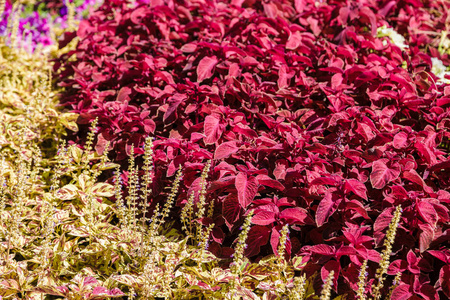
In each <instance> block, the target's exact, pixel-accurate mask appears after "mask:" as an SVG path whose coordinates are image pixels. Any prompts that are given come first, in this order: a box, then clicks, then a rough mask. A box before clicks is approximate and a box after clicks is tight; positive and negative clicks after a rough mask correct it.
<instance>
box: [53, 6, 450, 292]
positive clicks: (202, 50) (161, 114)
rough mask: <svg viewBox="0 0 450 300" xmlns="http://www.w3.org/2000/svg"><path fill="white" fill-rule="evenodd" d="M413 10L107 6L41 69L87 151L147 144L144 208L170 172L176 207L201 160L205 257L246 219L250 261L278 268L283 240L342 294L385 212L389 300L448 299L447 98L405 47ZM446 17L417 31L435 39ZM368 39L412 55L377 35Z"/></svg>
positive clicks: (372, 255)
mask: <svg viewBox="0 0 450 300" xmlns="http://www.w3.org/2000/svg"><path fill="white" fill-rule="evenodd" d="M415 2H418V1H415ZM415 2H414V1H369V0H367V1H327V2H326V3H325V2H316V1H310V0H302V1H287V0H286V1H270V2H260V1H209V0H201V1H169V0H167V1H162V0H161V1H151V2H150V4H145V5H144V4H142V5H139V4H138V5H137V6H135V7H133V6H130V4H129V3H128V2H126V1H121V0H113V1H108V2H107V3H105V4H104V5H103V6H102V7H101V8H100V9H99V10H98V11H96V12H95V13H93V14H92V15H91V16H90V18H89V19H88V20H86V21H82V22H81V24H80V28H79V30H78V32H77V36H78V38H79V39H80V41H79V43H78V46H77V47H76V49H75V50H74V51H72V52H69V53H68V54H67V55H64V56H63V57H61V59H60V61H59V63H57V64H56V68H57V69H59V72H60V81H61V85H62V86H64V87H65V88H66V92H65V93H64V94H63V95H62V103H63V104H64V105H67V106H69V107H71V108H72V109H73V111H74V112H77V113H80V118H79V120H78V121H79V124H80V125H83V124H88V123H89V122H90V121H92V120H93V119H94V118H96V117H98V118H99V135H98V143H97V150H98V151H99V152H101V151H102V149H103V148H104V147H105V145H106V143H107V141H110V142H111V145H112V147H113V148H114V150H115V151H114V153H115V154H116V160H117V161H122V160H124V158H126V157H127V154H129V153H130V149H131V148H132V147H134V152H135V153H138V154H142V152H143V150H142V149H141V148H140V146H141V145H142V144H143V142H144V138H145V137H146V136H148V135H150V136H155V137H156V141H155V142H154V162H155V167H156V168H155V180H154V183H153V187H152V190H153V194H154V195H160V194H161V192H162V187H164V186H167V185H168V183H169V181H170V180H173V176H174V174H175V172H176V170H177V168H178V167H179V165H183V166H184V170H185V176H184V182H183V191H184V192H182V193H181V195H180V197H179V201H178V204H179V205H183V203H184V202H185V200H186V199H187V197H188V195H189V194H190V193H191V192H193V191H198V190H199V186H200V181H199V180H198V179H197V180H196V178H198V177H199V176H198V175H199V172H200V171H201V170H202V168H203V167H204V165H205V163H206V161H207V160H210V159H211V160H212V165H213V168H212V170H211V172H210V173H211V174H210V178H211V181H210V183H209V185H208V188H207V197H208V200H209V201H210V202H211V201H215V211H214V215H213V218H214V223H215V224H216V228H215V229H214V230H213V233H212V239H213V242H212V243H211V244H210V249H211V250H212V251H214V252H215V253H216V254H217V255H219V256H220V255H222V256H226V255H229V251H228V250H229V248H227V247H229V246H230V245H231V244H232V242H233V240H234V239H235V238H236V236H237V233H238V231H239V230H238V228H239V226H240V224H242V221H243V216H244V214H245V213H246V211H248V210H249V209H255V216H254V219H253V224H254V226H253V227H252V229H251V230H250V232H249V237H248V245H249V247H248V248H247V250H246V251H247V252H246V254H247V255H248V256H256V255H264V254H267V253H271V252H276V249H277V246H278V239H279V231H280V229H281V228H282V226H283V225H285V224H289V225H290V227H291V228H292V229H293V230H292V231H291V233H290V240H289V241H288V245H287V247H286V250H287V253H288V254H291V255H294V254H297V253H302V254H303V255H305V256H307V259H308V260H309V262H310V265H309V267H308V268H310V269H308V268H306V270H311V271H313V269H314V268H316V267H315V266H319V265H321V266H323V269H322V270H321V277H322V278H326V277H327V276H328V273H329V272H330V271H331V270H334V272H335V274H336V276H335V278H336V280H335V281H336V284H335V285H334V288H335V289H339V290H338V291H339V292H340V293H341V292H343V291H346V292H348V293H349V295H354V292H353V291H354V290H355V286H356V283H357V279H358V270H359V268H360V266H361V264H362V261H363V260H365V259H367V260H369V266H370V264H372V263H373V264H375V263H377V262H378V261H379V260H380V249H379V247H381V246H382V240H383V239H384V236H385V234H386V229H387V227H388V226H389V222H390V220H391V218H392V213H393V210H394V207H395V206H399V205H400V206H402V207H403V211H404V212H403V215H402V219H401V221H400V226H399V228H398V234H397V239H396V242H395V244H394V250H393V251H394V259H393V261H394V262H393V264H397V265H399V266H403V265H405V264H406V265H412V266H411V267H409V268H408V269H407V270H408V272H406V273H405V274H404V275H403V276H402V283H401V285H399V287H398V288H397V289H396V290H395V291H394V294H395V295H397V296H396V297H397V298H398V299H400V298H402V297H406V296H405V295H409V293H413V294H415V295H416V294H417V295H422V297H425V298H426V297H429V298H430V297H431V298H430V299H432V297H433V296H432V295H436V294H437V293H439V294H440V295H446V296H448V297H450V293H449V290H448V283H447V281H446V280H447V279H448V277H449V269H448V266H449V261H448V258H447V257H446V256H445V255H447V254H446V252H445V250H443V249H445V248H446V247H448V246H449V238H448V236H449V233H450V226H449V208H450V193H449V182H450V176H449V174H450V173H449V172H448V169H449V168H450V160H449V157H448V153H447V152H446V151H445V150H444V148H442V147H439V146H440V145H443V144H445V143H446V141H448V138H449V137H450V132H449V130H448V128H449V125H450V110H449V107H450V86H446V85H440V84H436V81H437V79H438V78H437V77H436V76H435V75H434V74H433V73H432V72H431V68H432V63H431V57H430V55H433V56H439V58H440V59H441V60H442V61H443V62H444V64H446V65H449V64H450V60H449V57H448V56H447V55H445V54H443V55H440V54H439V52H438V51H437V48H436V47H437V46H435V47H434V48H433V46H432V47H431V48H427V49H428V50H427V49H425V45H424V43H423V42H419V41H423V40H426V37H425V36H426V33H420V30H422V29H420V28H419V30H418V31H417V30H416V31H408V32H406V29H405V27H404V26H405V25H404V24H405V18H404V14H405V12H406V11H408V12H409V11H414V12H416V11H417V13H416V14H415V15H414V16H415V17H416V19H415V20H416V21H415V22H413V24H412V25H414V24H419V23H420V24H422V23H423V22H425V21H420V16H424V15H426V14H428V16H431V15H433V14H434V12H433V10H432V9H428V10H427V9H426V8H425V7H426V6H425V4H422V2H420V5H417V4H416V3H415ZM418 3H419V2H418ZM436 5H440V7H441V6H442V7H444V8H446V7H447V8H448V5H447V4H445V3H441V2H438V1H437V4H435V5H433V7H432V8H434V7H435V6H436ZM446 5H447V6H446ZM414 7H417V10H414ZM444 15H446V13H442V14H441V15H440V16H439V18H431V17H430V18H429V20H433V22H434V23H433V24H435V25H433V26H434V28H442V26H443V25H442V23H443V22H445V19H444ZM382 25H390V26H394V28H396V29H397V30H398V32H400V33H402V34H404V35H405V39H406V41H407V43H409V48H403V47H400V46H397V45H396V44H394V43H393V41H391V40H390V39H389V37H377V28H378V27H381V26H382ZM420 26H422V25H420ZM409 29H410V28H408V30H409ZM411 30H413V29H411ZM421 34H423V35H422V36H423V38H422V37H421ZM65 42H67V41H65ZM430 49H431V50H430ZM433 49H434V50H433ZM425 51H428V52H425ZM71 56H74V57H75V58H76V59H75V60H74V59H68V58H69V57H71ZM81 128H83V127H82V126H81ZM85 128H87V126H86V127H85ZM79 134H80V135H79V136H77V137H75V138H78V137H82V136H84V133H83V130H81V131H80V133H79ZM77 141H78V140H77ZM196 197H197V201H198V195H196ZM154 199H155V201H161V200H162V199H163V197H162V195H161V196H156V197H155V198H154ZM206 219H207V218H205V219H204V220H203V222H212V220H206ZM413 256H414V257H415V259H416V261H415V262H413V261H414V258H413ZM408 257H410V258H408ZM436 258H437V259H436ZM443 258H444V259H443ZM398 261H400V262H398ZM418 261H420V262H421V263H419V262H418ZM393 268H394V267H393ZM398 268H400V267H398ZM370 269H374V268H370ZM405 270H406V269H405ZM417 270H419V271H420V275H418V274H417ZM371 272H372V271H371ZM372 275H373V274H372Z"/></svg>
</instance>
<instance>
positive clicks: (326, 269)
mask: <svg viewBox="0 0 450 300" xmlns="http://www.w3.org/2000/svg"><path fill="white" fill-rule="evenodd" d="M331 271H334V277H333V289H334V290H335V291H337V288H338V286H337V283H338V279H339V273H340V271H341V265H340V264H339V263H338V262H337V261H335V260H330V261H329V262H327V263H326V264H325V265H324V266H323V267H322V269H321V270H320V276H321V277H322V281H323V282H324V283H325V282H326V280H327V278H328V275H329V274H330V272H331Z"/></svg>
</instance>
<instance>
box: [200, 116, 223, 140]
mask: <svg viewBox="0 0 450 300" xmlns="http://www.w3.org/2000/svg"><path fill="white" fill-rule="evenodd" d="M204 132H205V138H204V139H203V140H204V141H205V144H206V145H210V144H214V143H215V142H217V140H218V139H219V138H220V136H221V134H222V131H221V129H220V119H219V116H217V115H209V116H206V118H205V124H204Z"/></svg>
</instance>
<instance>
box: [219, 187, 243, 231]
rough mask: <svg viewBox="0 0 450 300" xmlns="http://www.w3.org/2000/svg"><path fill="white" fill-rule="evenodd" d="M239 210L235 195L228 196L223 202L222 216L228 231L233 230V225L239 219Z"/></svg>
mask: <svg viewBox="0 0 450 300" xmlns="http://www.w3.org/2000/svg"><path fill="white" fill-rule="evenodd" d="M241 210H242V209H241V206H240V205H239V201H238V197H237V194H234V193H232V194H229V195H228V196H227V197H226V198H225V200H224V201H223V206H222V215H223V217H224V218H225V223H226V224H227V226H228V229H230V230H231V229H232V228H233V225H234V223H235V222H236V221H237V220H238V219H239V214H240V213H241Z"/></svg>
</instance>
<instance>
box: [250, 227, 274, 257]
mask: <svg viewBox="0 0 450 300" xmlns="http://www.w3.org/2000/svg"><path fill="white" fill-rule="evenodd" d="M269 237H270V229H269V228H267V227H265V226H259V225H254V226H252V227H251V228H250V231H249V232H248V236H247V249H246V250H245V255H247V256H253V255H255V254H258V253H259V251H260V247H261V246H263V245H266V244H267V242H268V241H269Z"/></svg>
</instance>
